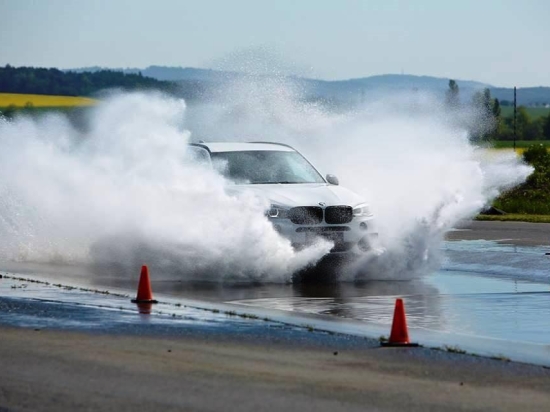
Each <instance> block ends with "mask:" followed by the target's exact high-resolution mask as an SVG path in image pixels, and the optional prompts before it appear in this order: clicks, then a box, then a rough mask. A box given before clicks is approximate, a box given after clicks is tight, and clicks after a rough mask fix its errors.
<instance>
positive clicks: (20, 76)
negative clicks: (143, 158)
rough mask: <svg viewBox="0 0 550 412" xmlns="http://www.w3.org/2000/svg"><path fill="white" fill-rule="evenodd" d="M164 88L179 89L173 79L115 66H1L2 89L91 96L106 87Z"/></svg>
mask: <svg viewBox="0 0 550 412" xmlns="http://www.w3.org/2000/svg"><path fill="white" fill-rule="evenodd" d="M112 88H119V89H123V90H161V91H163V92H168V93H172V92H175V91H176V90H177V89H176V85H175V84H174V83H172V82H167V81H161V80H156V79H153V78H152V77H145V76H142V75H141V73H137V74H126V73H123V72H120V71H114V70H99V71H96V72H83V73H76V72H70V71H69V72H65V71H62V70H58V69H47V68H34V67H12V66H10V65H6V66H5V67H0V92H1V93H29V94H44V95H59V96H91V95H94V94H95V93H97V92H98V91H100V90H103V89H112Z"/></svg>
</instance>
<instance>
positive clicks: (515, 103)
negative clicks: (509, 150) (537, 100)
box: [514, 86, 517, 152]
mask: <svg viewBox="0 0 550 412" xmlns="http://www.w3.org/2000/svg"><path fill="white" fill-rule="evenodd" d="M516 106H517V100H516V86H514V152H515V151H516Z"/></svg>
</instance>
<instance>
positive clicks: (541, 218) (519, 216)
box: [476, 213, 550, 223]
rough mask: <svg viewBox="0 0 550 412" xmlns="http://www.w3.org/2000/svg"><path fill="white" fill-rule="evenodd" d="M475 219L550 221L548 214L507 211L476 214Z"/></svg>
mask: <svg viewBox="0 0 550 412" xmlns="http://www.w3.org/2000/svg"><path fill="white" fill-rule="evenodd" d="M476 220H490V221H498V222H530V223H550V215H529V214H520V213H508V214H506V215H478V216H477V217H476Z"/></svg>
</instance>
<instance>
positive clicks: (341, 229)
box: [296, 226, 351, 234]
mask: <svg viewBox="0 0 550 412" xmlns="http://www.w3.org/2000/svg"><path fill="white" fill-rule="evenodd" d="M350 230H351V228H350V227H349V226H322V227H299V228H298V229H296V232H298V233H301V232H308V233H317V234H321V233H327V232H349V231H350Z"/></svg>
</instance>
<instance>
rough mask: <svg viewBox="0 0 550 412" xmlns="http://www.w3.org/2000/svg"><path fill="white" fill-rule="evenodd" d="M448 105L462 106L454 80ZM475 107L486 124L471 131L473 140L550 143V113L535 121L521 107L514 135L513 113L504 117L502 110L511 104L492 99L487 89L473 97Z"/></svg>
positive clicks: (517, 113) (447, 96) (450, 81)
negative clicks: (548, 141) (541, 141)
mask: <svg viewBox="0 0 550 412" xmlns="http://www.w3.org/2000/svg"><path fill="white" fill-rule="evenodd" d="M446 103H447V106H448V107H449V108H450V109H454V108H457V107H459V106H460V99H459V88H458V85H457V83H456V82H455V81H454V80H449V88H448V90H447V94H446ZM471 104H472V106H473V107H474V109H475V111H476V113H477V114H478V120H479V122H480V123H482V126H481V127H477V128H474V130H471V132H472V137H473V140H479V141H487V140H501V141H507V140H508V141H509V140H514V139H516V140H550V113H548V114H547V115H546V116H541V117H538V118H533V117H532V116H531V115H530V114H529V112H528V110H527V108H526V107H524V106H519V107H517V110H516V118H515V134H514V115H513V113H512V114H510V115H508V116H503V115H502V109H501V107H502V106H504V104H505V105H509V102H507V101H506V102H504V104H501V102H499V100H498V99H493V98H492V97H491V91H490V90H489V89H484V90H483V91H478V92H476V93H475V94H474V95H473V97H472V102H471ZM512 104H513V103H512Z"/></svg>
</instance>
